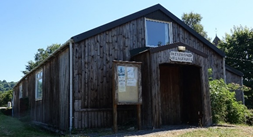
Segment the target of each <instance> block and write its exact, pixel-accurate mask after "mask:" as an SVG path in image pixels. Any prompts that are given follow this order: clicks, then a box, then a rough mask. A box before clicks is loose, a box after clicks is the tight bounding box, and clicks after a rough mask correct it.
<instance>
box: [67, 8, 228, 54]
mask: <svg viewBox="0 0 253 137" xmlns="http://www.w3.org/2000/svg"><path fill="white" fill-rule="evenodd" d="M159 10H160V11H161V12H163V13H164V14H165V15H167V16H168V17H170V18H171V19H172V20H173V21H174V22H175V23H177V24H179V25H180V26H181V27H182V28H184V29H185V30H187V31H188V32H189V33H190V34H192V35H193V36H195V37H196V38H197V39H198V40H200V41H202V42H203V43H204V44H205V45H207V46H208V47H209V48H211V49H212V50H214V51H215V52H216V53H217V54H218V55H220V56H222V57H224V56H225V53H224V52H223V51H221V50H220V49H218V48H217V47H216V46H214V45H213V44H212V43H210V42H209V41H208V40H206V39H205V38H204V37H203V36H201V35H200V34H198V33H197V32H196V31H195V30H193V29H192V28H190V27H189V26H188V25H186V24H185V23H184V22H183V21H181V20H180V19H179V18H177V17H176V16H175V15H173V14H172V13H171V12H170V11H168V10H167V9H165V8H164V7H163V6H161V5H160V4H157V5H154V6H151V7H149V8H146V9H144V10H141V11H138V12H136V13H133V14H131V15H128V16H125V17H123V18H120V19H118V20H115V21H112V22H110V23H107V24H105V25H102V26H100V27H97V28H94V29H92V30H89V31H86V32H83V33H81V34H78V35H75V36H73V37H71V39H72V40H73V41H74V42H80V41H82V40H85V39H87V38H89V37H92V36H95V35H97V34H99V33H102V32H104V31H107V30H110V29H112V28H115V27H117V26H120V25H123V24H125V23H127V22H130V21H132V20H135V19H137V18H141V17H144V16H145V15H148V14H150V13H152V12H155V11H159Z"/></svg>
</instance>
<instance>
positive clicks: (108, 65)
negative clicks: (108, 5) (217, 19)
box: [13, 4, 237, 131]
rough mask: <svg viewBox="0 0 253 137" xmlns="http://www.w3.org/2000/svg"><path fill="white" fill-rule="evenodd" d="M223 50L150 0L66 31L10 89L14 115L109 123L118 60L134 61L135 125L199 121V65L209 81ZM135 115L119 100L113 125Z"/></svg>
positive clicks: (203, 80)
mask: <svg viewBox="0 0 253 137" xmlns="http://www.w3.org/2000/svg"><path fill="white" fill-rule="evenodd" d="M224 56H225V54H224V53H223V52H222V51H220V50H219V49H218V48H217V47H216V46H214V45H213V44H212V43H210V42H209V41H208V40H206V39H205V38H203V37H202V36H201V35H199V34H198V33H197V32H195V31H194V30H193V29H191V28H190V27H188V26H187V25H186V24H184V23H183V22H182V21H181V20H180V19H178V18H177V17H176V16H175V15H173V14H172V13H171V12H169V11H168V10H167V9H165V8H164V7H162V6H161V5H159V4H158V5H154V6H152V7H149V8H147V9H144V10H141V11H138V12H136V13H133V14H131V15H129V16H126V17H123V18H121V19H118V20H115V21H113V22H110V23H108V24H105V25H102V26H100V27H97V28H95V29H92V30H90V31H87V32H84V33H81V34H79V35H76V36H73V37H71V38H70V40H68V41H67V42H66V43H65V44H63V45H62V46H61V48H60V49H59V50H57V51H56V52H55V53H54V54H53V55H51V56H50V57H49V58H47V59H46V60H45V61H44V62H43V63H41V64H40V65H39V66H38V67H37V68H35V69H33V70H32V71H31V72H30V73H29V74H27V75H26V76H24V77H23V78H22V79H21V80H20V81H19V82H18V83H17V85H16V86H15V87H14V93H13V94H14V116H16V117H20V116H22V115H28V116H30V117H31V120H32V121H34V122H36V123H40V124H43V125H47V126H50V127H53V128H56V129H60V130H63V131H67V130H69V129H70V130H71V129H84V128H100V127H112V101H113V98H112V85H113V83H112V75H113V72H112V67H113V63H112V62H113V60H122V61H138V62H142V66H141V70H142V71H141V76H142V105H141V112H142V115H141V123H142V128H159V127H160V126H162V125H171V124H199V122H201V123H202V124H203V125H206V126H207V125H210V124H212V116H211V108H210V98H209V85H208V73H207V70H208V68H212V70H213V78H214V79H220V78H226V69H225V68H226V66H225V59H224ZM180 57H183V58H180ZM231 71H232V72H233V70H231ZM235 74H236V73H235ZM236 75H237V74H236ZM232 77H233V75H231V79H233V78H232ZM135 113H136V110H135V107H134V106H131V105H124V106H119V107H118V124H124V123H126V122H128V121H131V120H134V117H135Z"/></svg>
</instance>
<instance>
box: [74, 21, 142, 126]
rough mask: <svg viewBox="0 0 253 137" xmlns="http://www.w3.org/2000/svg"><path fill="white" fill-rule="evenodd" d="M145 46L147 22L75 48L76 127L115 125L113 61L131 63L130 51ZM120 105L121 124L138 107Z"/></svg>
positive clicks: (138, 23) (133, 22) (97, 38)
mask: <svg viewBox="0 0 253 137" xmlns="http://www.w3.org/2000/svg"><path fill="white" fill-rule="evenodd" d="M144 45H145V31H144V19H143V18H140V19H137V20H134V21H131V22H129V23H127V24H124V25H122V26H119V27H117V28H114V29H112V30H109V31H106V32H103V33H101V34H99V35H96V36H93V37H91V38H88V39H86V40H84V41H82V42H80V43H75V44H74V47H73V62H74V64H73V69H74V75H73V78H74V82H73V83H74V127H75V128H76V129H82V128H93V127H94V128H96V127H110V126H112V61H113V60H124V61H128V60H130V52H129V51H130V50H131V49H135V48H139V47H143V46H144ZM124 107H126V106H119V108H118V111H119V112H118V115H119V116H118V117H119V119H118V120H119V121H118V122H119V123H124V121H127V118H129V117H131V116H130V115H132V113H134V111H135V109H136V107H135V106H128V107H127V109H131V110H132V111H129V110H127V109H125V110H123V108H124ZM121 108H122V109H121Z"/></svg>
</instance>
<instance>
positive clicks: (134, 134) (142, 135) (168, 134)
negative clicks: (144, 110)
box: [88, 125, 253, 137]
mask: <svg viewBox="0 0 253 137" xmlns="http://www.w3.org/2000/svg"><path fill="white" fill-rule="evenodd" d="M211 128H229V129H241V130H242V131H244V132H246V133H248V134H250V135H251V134H252V136H253V130H252V127H246V126H237V125H218V126H211ZM195 130H208V128H207V127H204V128H201V127H196V126H189V125H175V126H163V127H162V128H160V129H154V130H139V131H136V130H132V131H119V132H118V133H117V134H112V133H109V134H108V132H107V134H106V133H105V134H103V133H102V134H101V133H99V134H98V133H94V134H88V136H91V137H93V136H94V137H95V136H103V137H126V136H127V137H174V136H179V135H182V134H185V133H187V132H192V131H195Z"/></svg>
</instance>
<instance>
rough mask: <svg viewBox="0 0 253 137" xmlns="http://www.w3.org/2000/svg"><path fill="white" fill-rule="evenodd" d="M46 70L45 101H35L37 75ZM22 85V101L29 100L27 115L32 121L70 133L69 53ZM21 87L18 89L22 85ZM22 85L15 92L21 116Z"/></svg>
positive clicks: (43, 99) (44, 67) (27, 77)
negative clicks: (20, 89) (21, 94)
mask: <svg viewBox="0 0 253 137" xmlns="http://www.w3.org/2000/svg"><path fill="white" fill-rule="evenodd" d="M41 69H42V70H43V78H42V81H43V85H42V86H43V87H42V90H43V97H42V100H40V101H35V74H36V72H38V71H39V70H41ZM20 84H22V88H23V98H27V100H28V102H29V103H28V106H26V107H27V108H28V110H27V112H23V113H26V114H27V115H28V116H30V117H31V120H32V121H35V122H37V123H41V124H46V125H48V126H51V127H54V128H57V129H61V130H68V128H69V50H68V49H65V50H64V51H63V52H61V53H60V54H58V55H56V56H55V57H54V58H51V59H50V60H49V61H48V62H46V63H45V64H44V65H42V67H40V68H38V69H37V70H36V71H35V72H32V73H31V74H29V75H28V76H26V78H24V79H23V80H22V81H21V82H20ZM20 84H19V85H20ZM19 85H17V86H16V87H15V88H14V94H15V104H14V114H15V116H17V117H19V116H21V115H22V113H21V111H20V109H21V108H20V107H21V106H22V105H24V104H20V100H22V99H19Z"/></svg>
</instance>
